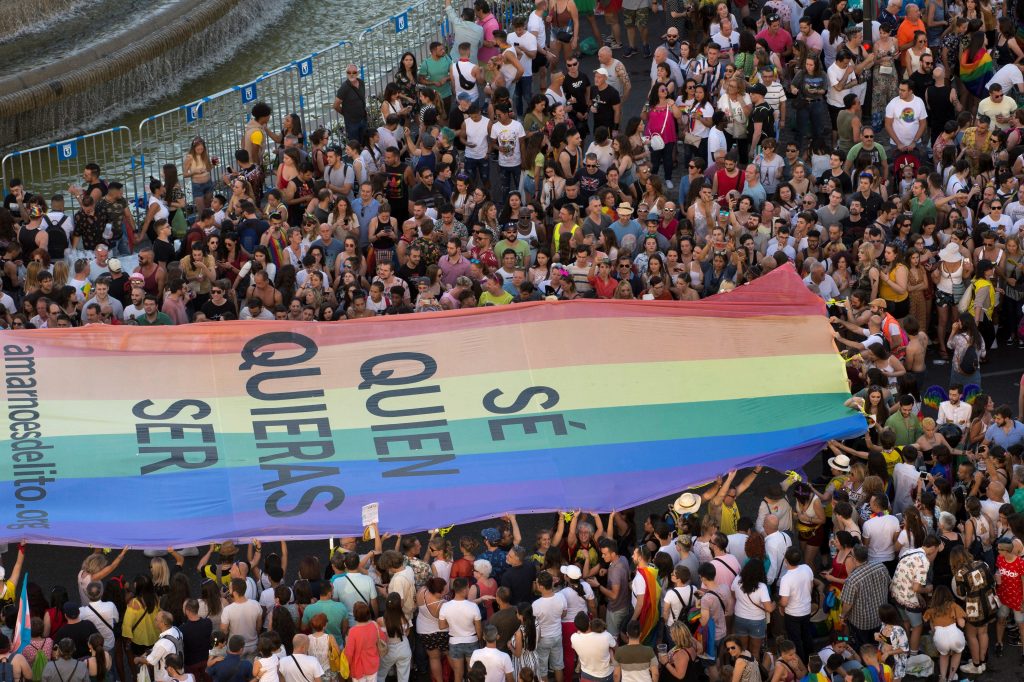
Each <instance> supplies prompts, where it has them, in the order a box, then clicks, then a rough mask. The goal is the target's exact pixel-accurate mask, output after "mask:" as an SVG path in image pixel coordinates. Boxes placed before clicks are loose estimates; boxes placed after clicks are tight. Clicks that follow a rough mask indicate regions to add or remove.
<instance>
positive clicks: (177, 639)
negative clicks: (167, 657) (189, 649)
mask: <svg viewBox="0 0 1024 682" xmlns="http://www.w3.org/2000/svg"><path fill="white" fill-rule="evenodd" d="M176 632H178V631H176ZM180 634H181V633H180V632H178V635H173V634H172V635H161V636H160V639H166V640H167V641H168V642H170V643H171V644H172V645H174V655H175V656H177V657H179V658H180V659H181V660H183V661H184V660H185V658H184V656H185V645H184V643H183V642H182V641H181V636H180Z"/></svg>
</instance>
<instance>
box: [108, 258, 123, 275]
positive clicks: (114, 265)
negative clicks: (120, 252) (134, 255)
mask: <svg viewBox="0 0 1024 682" xmlns="http://www.w3.org/2000/svg"><path fill="white" fill-rule="evenodd" d="M107 269H108V270H110V271H111V272H121V261H120V260H118V259H117V258H111V259H110V260H108V261H107Z"/></svg>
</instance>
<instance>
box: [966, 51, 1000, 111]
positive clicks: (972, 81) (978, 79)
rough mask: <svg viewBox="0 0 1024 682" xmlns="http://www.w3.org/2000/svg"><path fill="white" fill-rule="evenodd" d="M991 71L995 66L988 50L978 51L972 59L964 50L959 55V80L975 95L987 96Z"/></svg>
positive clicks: (992, 71)
mask: <svg viewBox="0 0 1024 682" xmlns="http://www.w3.org/2000/svg"><path fill="white" fill-rule="evenodd" d="M993 73H995V66H994V65H993V64H992V55H990V54H989V52H988V50H982V51H980V52H979V53H978V54H977V55H976V59H974V60H973V61H972V60H971V58H970V55H968V54H967V52H966V51H964V52H963V53H962V54H961V55H960V80H962V81H963V83H964V87H966V88H967V90H968V91H970V93H971V94H972V95H974V96H975V97H979V98H982V99H984V98H985V97H988V82H989V81H990V80H991V79H992V74H993Z"/></svg>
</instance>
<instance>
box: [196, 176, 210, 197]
mask: <svg viewBox="0 0 1024 682" xmlns="http://www.w3.org/2000/svg"><path fill="white" fill-rule="evenodd" d="M207 194H213V180H207V181H206V182H193V183H192V198H193V199H195V198H196V197H205V196H206V195H207Z"/></svg>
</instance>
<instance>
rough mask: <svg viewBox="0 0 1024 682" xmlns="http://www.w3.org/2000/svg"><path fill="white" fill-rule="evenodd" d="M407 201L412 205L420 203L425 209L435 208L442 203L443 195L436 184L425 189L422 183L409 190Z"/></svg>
mask: <svg viewBox="0 0 1024 682" xmlns="http://www.w3.org/2000/svg"><path fill="white" fill-rule="evenodd" d="M409 201H411V202H413V203H416V202H417V201H422V202H423V203H425V204H426V205H427V208H435V207H436V206H437V205H438V204H441V203H444V195H443V194H442V193H441V190H440V189H438V187H437V185H436V184H434V185H432V186H430V187H427V186H426V185H424V184H423V183H422V182H418V183H416V185H415V186H413V188H412V189H411V190H409Z"/></svg>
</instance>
